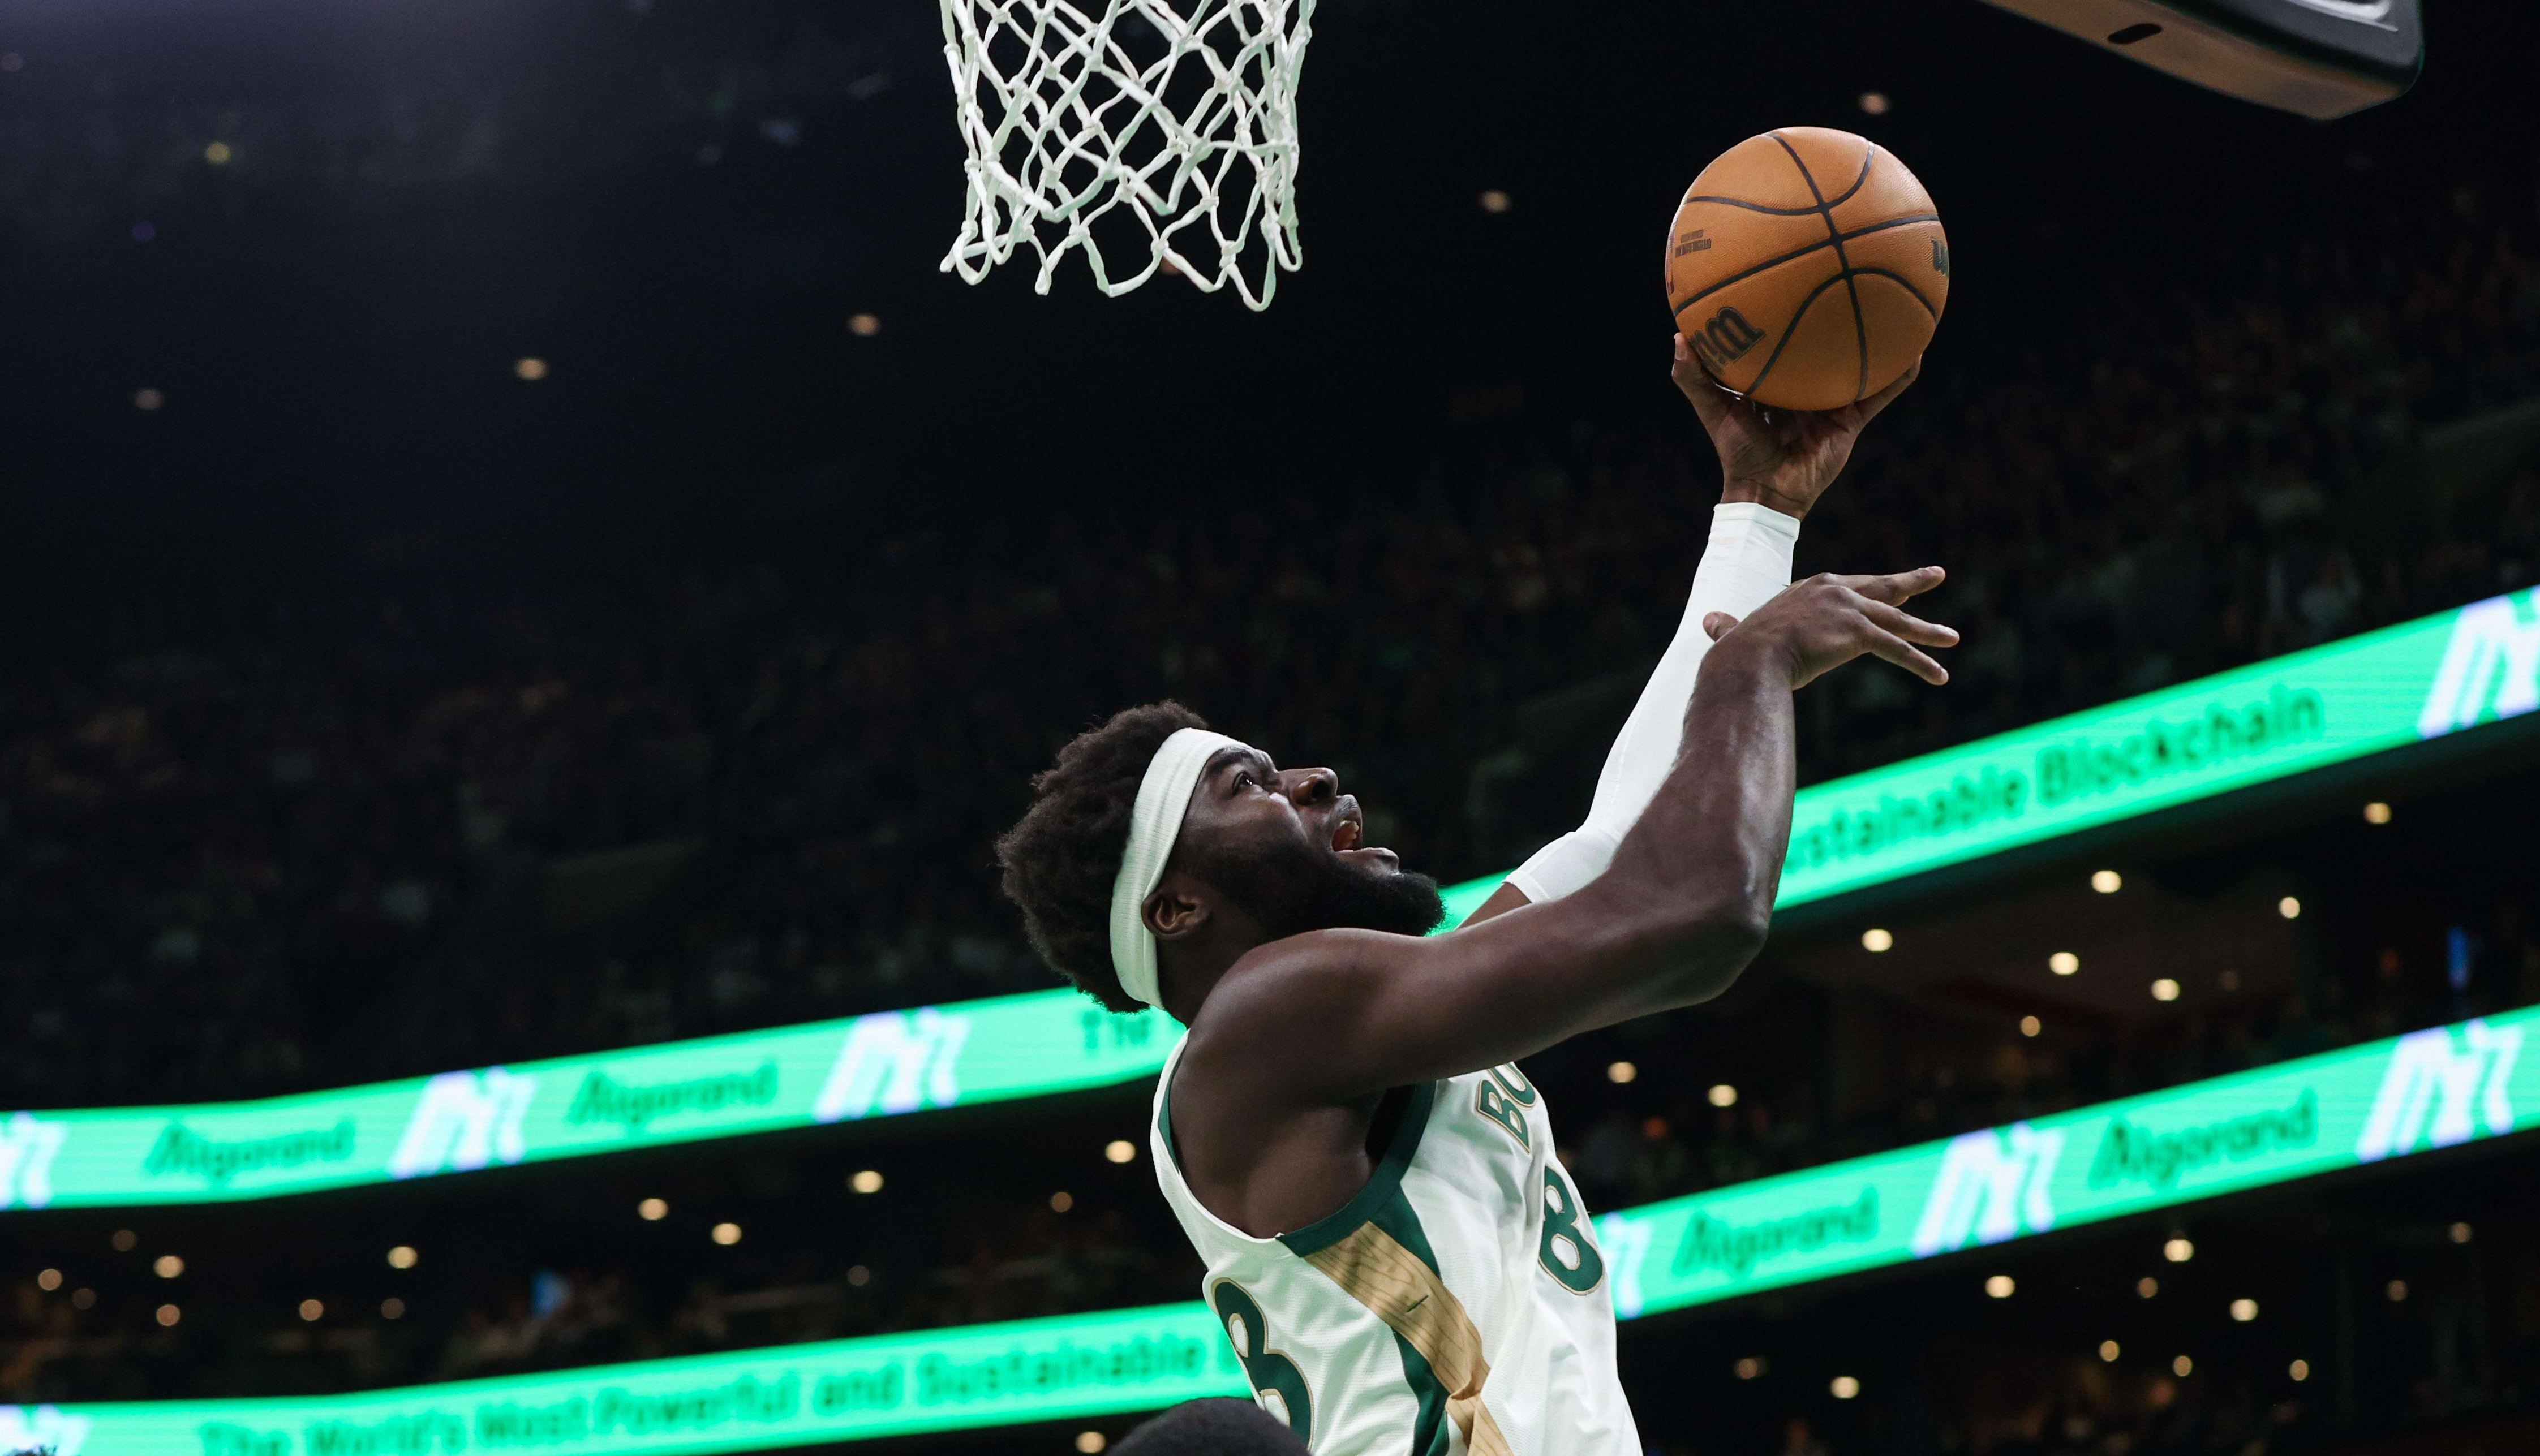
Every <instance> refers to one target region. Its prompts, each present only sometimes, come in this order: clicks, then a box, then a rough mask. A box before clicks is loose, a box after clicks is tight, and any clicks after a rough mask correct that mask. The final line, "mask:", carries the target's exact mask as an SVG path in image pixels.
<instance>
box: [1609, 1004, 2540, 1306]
mask: <svg viewBox="0 0 2540 1456" xmlns="http://www.w3.org/2000/svg"><path fill="white" fill-rule="evenodd" d="M2534 1027H2540V1007H2525V1008H2523V1009H2521V1010H2517V1011H2512V1012H2509V1013H2507V1014H2505V1015H2501V1016H2492V1017H2488V1018H2486V1019H2483V1020H2472V1021H2465V1022H2462V1023H2460V1024H2458V1025H2454V1026H2437V1027H2434V1028H2432V1029H2430V1030H2426V1031H2419V1032H2412V1033H2410V1034H2409V1035H2406V1036H2401V1037H2394V1038H2392V1039H2390V1040H2387V1041H2379V1042H2373V1043H2371V1044H2369V1045H2366V1046H2360V1047H2350V1048H2348V1049H2347V1050H2345V1051H2340V1052H2327V1053H2323V1054H2321V1055H2319V1056H2316V1057H2305V1058H2302V1059H2301V1060H2299V1061H2296V1062H2286V1063H2281V1064H2279V1065H2277V1066H2274V1067H2267V1068H2262V1069H2260V1070H2258V1071H2255V1072H2241V1073H2234V1074H2232V1075H2229V1076H2219V1077H2215V1078H2212V1079H2211V1080H2207V1081H2199V1082H2190V1083H2188V1084H2187V1085H2185V1086H2180V1087H2172V1088H2170V1089H2169V1090H2167V1091H2162V1092H2150V1093H2146V1094H2144V1095H2142V1096H2138V1097H2127V1098H2124V1099H2121V1100H2119V1101H2115V1102H2103V1103H2100V1104H2099V1105H2097V1106H2095V1107H2085V1108H2081V1109H2078V1110H2076V1111H2073V1112H2065V1113H2058V1114H2056V1115H2055V1116H2052V1117H2042V1118H2038V1119H2036V1120H2035V1121H2033V1122H2022V1123H2012V1124H2011V1126H2009V1127H2003V1128H1988V1129H1986V1130H1984V1131H1983V1132H1977V1133H1968V1134H1965V1135H1963V1136H1961V1137H1957V1138H1952V1139H1949V1140H1948V1141H1946V1142H1942V1143H1926V1144H1922V1145H1920V1146H1917V1147H1908V1148H1903V1149H1900V1150H1898V1151H1895V1152H1883V1153H1877V1154H1874V1155H1872V1156H1870V1157H1860V1158H1852V1159H1849V1160H1847V1161H1844V1162H1839V1163H1830V1164H1828V1165H1826V1166H1825V1167H1822V1168H1813V1169H1810V1170H1809V1171H1807V1172H1803V1173H1792V1174H1787V1175H1784V1176H1782V1177H1778V1178H1764V1179H1758V1180H1757V1181H1755V1182H1752V1183H1741V1184H1737V1185H1735V1186H1734V1187H1730V1188H1726V1189H1721V1190H1719V1191H1717V1192H1713V1193H1705V1194H1697V1195H1695V1196H1693V1197H1690V1198H1680V1199H1671V1200H1669V1201H1667V1202H1665V1203H1658V1204H1648V1205H1644V1206H1642V1207H1640V1208H1636V1209H1628V1210H1625V1211H1623V1212H1621V1213H1609V1214H1607V1215H1606V1216H1604V1217H1603V1218H1600V1219H1598V1220H1597V1224H1596V1230H1597V1236H1598V1240H1599V1242H1600V1243H1601V1245H1602V1247H1603V1249H1604V1253H1605V1263H1606V1268H1607V1269H1608V1270H1610V1271H1611V1272H1612V1278H1613V1281H1614V1311H1615V1313H1616V1314H1618V1315H1620V1316H1622V1317H1623V1318H1625V1319H1630V1318H1632V1317H1633V1316H1635V1315H1642V1314H1655V1313H1658V1311H1660V1310H1667V1309H1681V1308H1684V1307H1686V1306H1688V1305H1694V1304H1705V1303H1709V1302H1711V1301H1713V1300H1716V1299H1729V1298H1734V1297H1735V1296H1737V1295H1740V1294H1750V1293H1753V1292H1755V1291H1756V1290H1758V1289H1770V1288H1775V1287H1778V1286H1780V1285H1783V1284H1796V1283H1807V1282H1809V1281H1811V1280H1821V1279H1830V1278H1832V1277H1834V1276H1836V1275H1840V1274H1849V1273H1851V1272H1852V1271H1854V1270H1857V1269H1873V1268H1877V1267H1879V1266H1882V1265H1890V1264H1902V1263H1904V1262H1906V1261H1907V1260H1911V1259H1928V1258H1931V1257H1933V1256H1934V1255H1938V1254H1946V1253H1950V1252H1953V1251H1955V1250H1958V1249H1964V1248H1972V1247H1974V1246H1976V1245H1979V1244H1995V1243H2001V1242H2002V1241H2004V1240H2006V1239H2013V1238H2020V1237H2023V1236H2025V1235H2028V1234H2033V1233H2044V1232H2046V1231H2047V1230H2049V1229H2052V1228H2067V1227H2071V1226H2074V1225H2076V1224H2082V1223H2095V1222H2098V1221H2100V1220H2102V1219H2106V1218H2119V1217H2123V1216H2125V1215H2126V1214H2128V1213H2143V1212H2145V1211H2147V1210H2150V1209H2161V1208H2167V1207H2169V1206H2171V1205H2173V1204H2183V1203H2190V1202H2193V1201H2195V1200H2197V1199H2207V1198H2217V1197H2220V1196H2222V1195H2223V1194H2226V1193H2236V1192H2239V1191H2240V1190H2242V1189H2248V1188H2259V1187H2264V1186H2266V1185H2268V1184H2271V1183H2284V1182H2288V1181H2290V1180H2292V1179H2295V1178H2307V1177H2311V1176H2313V1175H2315V1174H2319V1173H2329V1172H2335V1171H2337V1170H2338V1169H2341V1168H2352V1167H2358V1166H2361V1165H2363V1164H2364V1163H2372V1162H2379V1161H2381V1160H2383V1159H2385V1158H2392V1157H2399V1156H2403V1155H2405V1154H2408V1153H2412V1152H2423V1151H2426V1150H2427V1149H2429V1148H2435V1147H2449V1146H2452V1145H2454V1144H2461V1143H2466V1142H2469V1141H2471V1140H2472V1139H2476V1138H2490V1137H2498V1136H2502V1135H2503V1134H2505V1133H2510V1132H2513V1131H2515V1130H2517V1129H2522V1128H2531V1127H2540V1056H2532V1057H2525V1056H2523V1055H2522V1052H2523V1042H2524V1040H2525V1038H2526V1037H2527V1036H2528V1035H2529V1033H2530V1032H2531V1030H2532V1029H2533V1028H2534Z"/></svg>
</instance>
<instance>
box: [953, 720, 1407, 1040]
mask: <svg viewBox="0 0 2540 1456" xmlns="http://www.w3.org/2000/svg"><path fill="white" fill-rule="evenodd" d="M1366 827H1367V821H1366V818H1365V816H1364V815H1362V814H1361V813H1360V811H1359V806H1358V800H1357V799H1356V798H1355V797H1351V796H1349V795H1347V794H1343V793H1341V792H1340V780H1339V777H1338V776H1337V775H1335V774H1334V773H1332V771H1331V770H1329V769H1321V768H1309V769H1281V768H1280V767H1278V766H1277V765H1276V764H1275V763H1273V762H1272V761H1271V759H1270V756H1269V755H1268V754H1266V753H1264V752H1262V751H1261V750H1260V749H1258V748H1255V747H1253V746H1251V745H1250V744H1247V743H1241V742H1237V741H1235V739H1232V738H1228V737H1225V736H1223V735H1220V734H1217V733H1212V732H1210V731H1208V729H1207V726H1206V725H1205V724H1203V723H1202V722H1201V721H1200V718H1199V716H1198V715H1197V714H1195V713H1192V712H1191V711H1190V710H1189V709H1187V708H1184V707H1182V706H1181V705H1180V704H1178V703H1170V702H1166V703H1155V704H1150V705H1148V706H1147V707H1143V708H1131V709H1128V710H1126V711H1125V712H1122V713H1119V714H1116V715H1114V716H1113V717H1112V719H1111V720H1110V721H1109V722H1108V723H1105V724H1103V725H1102V726H1101V727H1099V728H1093V729H1090V730H1088V731H1087V732H1085V733H1082V734H1080V735H1079V736H1078V737H1077V738H1076V740H1075V741H1074V742H1071V743H1069V744H1068V745H1067V746H1066V747H1065V748H1064V749H1061V750H1060V752H1059V755H1058V763H1057V764H1056V766H1054V767H1052V768H1050V769H1049V770H1047V771H1046V772H1044V773H1042V774H1041V775H1040V776H1039V777H1038V778H1036V779H1034V780H1033V781H1032V804H1031V807H1030V809H1029V810H1028V811H1026V812H1025V813H1024V815H1023V820H1022V822H1020V823H1018V824H1017V825H1015V827H1014V828H1013V829H1011V830H1009V831H1007V833H1006V835H1005V837H1004V838H1002V839H1000V840H998V841H997V859H998V863H999V864H1000V865H1002V866H1003V867H1004V869H1005V890H1006V893H1007V895H1008V896H1009V897H1011V898H1012V899H1013V900H1014V901H1015V903H1016V904H1017V905H1019V906H1021V907H1022V908H1023V928H1024V931H1025V933H1026V934H1028V935H1029V936H1030V937H1031V941H1032V946H1033V948H1034V949H1035V950H1038V951H1039V952H1040V954H1041V956H1042V957H1043V958H1044V959H1046V960H1047V961H1048V962H1049V963H1050V964H1051V965H1052V966H1054V967H1056V968H1057V969H1058V970H1059V971H1060V972H1061V973H1062V974H1064V975H1065V976H1066V977H1067V978H1068V979H1069V980H1071V981H1073V982H1075V983H1076V985H1077V986H1078V987H1079V988H1081V989H1083V990H1084V991H1085V992H1086V993H1087V994H1088V995H1091V996H1093V997H1094V999H1095V1000H1097V1001H1099V1002H1101V1003H1102V1004H1103V1005H1106V1006H1109V1007H1110V1008H1111V1009H1113V1010H1115V1011H1131V1010H1136V1009H1137V1008H1138V1006H1139V1005H1140V1004H1142V1003H1147V1004H1153V1005H1164V1004H1165V1003H1166V1002H1167V1001H1168V1000H1171V999H1172V998H1171V996H1170V990H1171V988H1170V986H1169V985H1168V984H1167V983H1168V982H1169V981H1170V980H1171V979H1172V976H1173V974H1174V971H1175V968H1176V967H1181V966H1194V965H1201V964H1209V965H1214V966H1216V967H1217V968H1218V969H1223V967H1224V965H1226V964H1228V963H1231V961H1232V959H1233V958H1234V956H1235V955H1239V954H1241V952H1242V951H1244V950H1246V949H1249V948H1250V947H1251V946H1253V945H1257V944H1262V943H1266V942H1268V941H1271V940H1277V939H1283V938H1285V937H1287V936H1295V935H1301V934H1303V933H1305V932H1307V931H1318V930H1334V929H1342V928H1350V929H1359V930H1376V931H1389V932H1393V933H1395V934H1399V935H1411V936H1416V935H1419V934H1422V933H1423V932H1426V931H1428V930H1430V929H1432V928H1433V927H1435V926H1436V925H1437V924H1438V922H1439V920H1440V919H1441V918H1442V917H1443V916H1444V914H1445V911H1444V907H1443V906H1442V905H1441V903H1440V901H1439V898H1438V886H1437V883H1436V882H1435V881H1434V880H1431V879H1430V878H1429V877H1428V876H1426V875H1421V874H1413V873H1410V872H1408V871H1406V870H1404V869H1403V868H1402V867H1401V865H1400V863H1399V862H1398V860H1397V859H1396V857H1395V856H1394V854H1393V852H1392V851H1391V850H1388V849H1383V848H1380V847H1377V846H1373V845H1368V844H1366V843H1364V842H1363V841H1364V838H1365V834H1366ZM1183 1009H1184V1010H1187V1009H1188V1006H1186V1005H1185V1006H1184V1007H1183Z"/></svg>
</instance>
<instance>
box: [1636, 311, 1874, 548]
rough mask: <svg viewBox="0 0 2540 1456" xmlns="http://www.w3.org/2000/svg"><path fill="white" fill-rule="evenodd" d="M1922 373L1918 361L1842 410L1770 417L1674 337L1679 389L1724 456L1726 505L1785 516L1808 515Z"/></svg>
mask: <svg viewBox="0 0 2540 1456" xmlns="http://www.w3.org/2000/svg"><path fill="white" fill-rule="evenodd" d="M1922 372H1923V361H1922V360H1920V359H1917V360H1915V361H1914V364H1913V367H1912V368H1910V369H1908V370H1906V371H1905V374H1904V377H1903V378H1902V379H1899V380H1898V381H1896V382H1895V383H1892V384H1890V385H1888V386H1887V387H1886V388H1884V389H1881V390H1879V391H1878V392H1877V393H1875V394H1872V395H1870V397H1869V398H1867V399H1864V400H1862V401H1861V402H1860V403H1858V404H1847V405H1845V406H1844V407H1843V408H1841V409H1829V410H1818V411H1815V412H1809V411H1805V410H1789V409H1766V408H1764V407H1763V406H1762V405H1759V404H1757V403H1755V402H1754V401H1753V400H1751V399H1741V398H1739V397H1738V396H1737V395H1735V394H1731V393H1730V392H1729V391H1728V390H1727V389H1724V388H1722V387H1721V386H1720V384H1719V382H1718V381H1715V380H1713V379H1712V378H1711V376H1710V375H1708V374H1706V373H1704V372H1703V368H1702V362H1701V361H1700V360H1697V359H1695V358H1694V357H1693V351H1692V350H1691V349H1689V348H1687V347H1686V346H1685V342H1684V335H1682V334H1677V335H1676V336H1675V369H1674V378H1675V386H1676V387H1677V388H1679V389H1681V390H1683V391H1684V397H1685V398H1687V399H1689V400H1691V401H1693V412H1694V413H1695V414H1697V415H1699V416H1701V417H1702V428H1703V429H1705V430H1707V431H1709V432H1710V433H1711V445H1712V449H1714V450H1717V451H1720V474H1721V485H1722V491H1721V499H1722V500H1725V501H1760V502H1762V503H1763V504H1765V505H1767V506H1770V507H1772V508H1773V509H1774V510H1776V511H1779V512H1781V513H1782V514H1784V515H1786V516H1795V517H1805V516H1806V515H1807V514H1808V508H1809V507H1811V506H1813V505H1815V504H1816V503H1817V497H1818V496H1820V495H1822V494H1824V493H1825V488H1826V487H1827V486H1829V485H1832V484H1833V483H1834V478H1835V477H1836V476H1837V475H1840V474H1842V473H1843V466H1844V462H1845V461H1846V460H1849V459H1851V458H1852V446H1853V442H1854V441H1856V440H1859V439H1860V438H1861V431H1862V428H1863V427H1864V426H1866V425H1868V424H1869V423H1870V421H1871V420H1874V419H1876V418H1878V412H1879V411H1880V410H1882V409H1885V408H1886V407H1887V406H1888V405H1890V404H1893V403H1894V402H1895V401H1896V396H1897V395H1899V394H1902V393H1904V392H1905V386H1906V385H1908V384H1911V383H1913V382H1914V377H1915V376H1916V375H1919V374H1921V373H1922Z"/></svg>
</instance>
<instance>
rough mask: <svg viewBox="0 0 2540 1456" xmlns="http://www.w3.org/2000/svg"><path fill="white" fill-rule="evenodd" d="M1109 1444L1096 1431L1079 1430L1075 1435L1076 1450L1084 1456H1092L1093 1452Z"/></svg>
mask: <svg viewBox="0 0 2540 1456" xmlns="http://www.w3.org/2000/svg"><path fill="white" fill-rule="evenodd" d="M1109 1444H1111V1442H1110V1441H1109V1440H1108V1439H1107V1438H1105V1437H1104V1436H1103V1434H1102V1432H1100V1431H1098V1430H1080V1431H1078V1432H1077V1433H1076V1449H1077V1450H1079V1451H1082V1452H1084V1453H1085V1456H1094V1453H1095V1452H1097V1451H1100V1450H1101V1449H1102V1448H1103V1447H1105V1446H1107V1445H1109Z"/></svg>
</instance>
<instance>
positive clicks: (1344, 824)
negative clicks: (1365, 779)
mask: <svg viewBox="0 0 2540 1456" xmlns="http://www.w3.org/2000/svg"><path fill="white" fill-rule="evenodd" d="M1332 853H1333V854H1335V855H1338V856H1340V857H1341V858H1342V859H1344V860H1348V861H1352V862H1353V863H1355V862H1361V861H1368V862H1373V863H1375V864H1376V866H1377V867H1379V868H1387V869H1389V868H1391V867H1394V866H1395V865H1398V864H1400V863H1401V861H1400V859H1399V857H1397V856H1396V855H1395V854H1394V853H1393V851H1391V850H1388V849H1383V848H1380V847H1378V846H1376V845H1372V844H1369V843H1368V842H1367V819H1366V817H1365V816H1363V815H1362V814H1360V813H1359V811H1358V805H1356V804H1354V803H1353V804H1348V805H1345V806H1344V807H1343V808H1342V809H1341V811H1340V812H1339V813H1337V814H1334V815H1333V816H1332Z"/></svg>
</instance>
